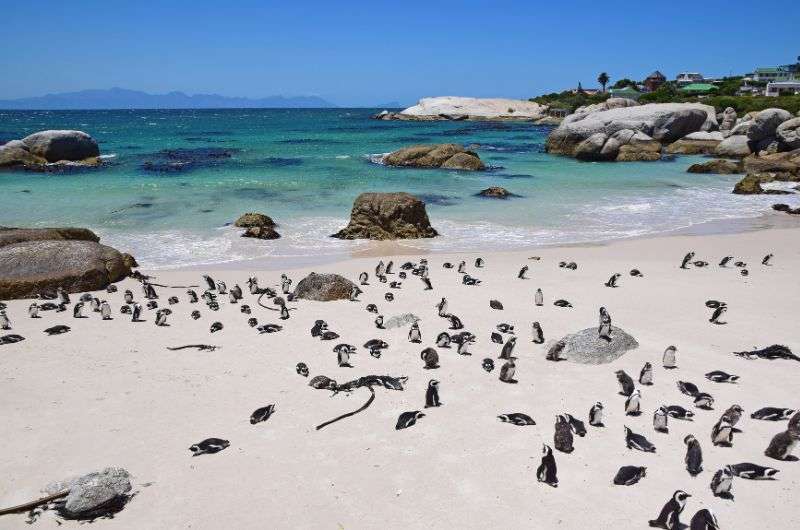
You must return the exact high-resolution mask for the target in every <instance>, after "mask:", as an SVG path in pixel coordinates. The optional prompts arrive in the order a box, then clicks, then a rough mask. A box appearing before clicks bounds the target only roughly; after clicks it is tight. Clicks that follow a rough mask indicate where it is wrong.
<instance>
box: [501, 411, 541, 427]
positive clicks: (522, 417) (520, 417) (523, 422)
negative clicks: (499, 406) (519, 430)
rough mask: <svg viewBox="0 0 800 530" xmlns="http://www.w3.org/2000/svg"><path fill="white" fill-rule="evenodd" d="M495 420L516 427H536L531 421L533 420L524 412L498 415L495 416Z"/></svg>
mask: <svg viewBox="0 0 800 530" xmlns="http://www.w3.org/2000/svg"><path fill="white" fill-rule="evenodd" d="M497 419H498V420H500V421H501V422H503V423H510V424H512V425H516V426H518V427H525V426H528V425H536V422H535V421H533V418H531V417H530V416H528V415H527V414H525V413H524V412H509V413H508V414H500V415H499V416H497Z"/></svg>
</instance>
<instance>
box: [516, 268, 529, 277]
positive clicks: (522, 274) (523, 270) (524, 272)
mask: <svg viewBox="0 0 800 530" xmlns="http://www.w3.org/2000/svg"><path fill="white" fill-rule="evenodd" d="M527 272H528V266H527V265H525V266H524V267H522V268H521V269H520V270H519V272H518V273H517V278H518V279H520V280H527V278H526V277H525V274H526V273H527Z"/></svg>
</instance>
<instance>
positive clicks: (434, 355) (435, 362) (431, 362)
mask: <svg viewBox="0 0 800 530" xmlns="http://www.w3.org/2000/svg"><path fill="white" fill-rule="evenodd" d="M419 358H420V359H422V360H423V361H424V362H425V366H424V368H425V369H426V370H434V369H436V368H439V352H437V351H436V350H435V349H433V348H425V349H424V350H422V352H421V353H420V354H419Z"/></svg>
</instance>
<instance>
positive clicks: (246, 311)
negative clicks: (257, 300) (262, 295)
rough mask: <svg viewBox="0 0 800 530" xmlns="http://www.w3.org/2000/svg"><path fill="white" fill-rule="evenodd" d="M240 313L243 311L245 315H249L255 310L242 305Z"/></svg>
mask: <svg viewBox="0 0 800 530" xmlns="http://www.w3.org/2000/svg"><path fill="white" fill-rule="evenodd" d="M239 311H241V312H242V313H243V314H245V315H249V314H251V313H252V312H253V310H252V309H250V306H249V305H247V304H242V307H240V308H239Z"/></svg>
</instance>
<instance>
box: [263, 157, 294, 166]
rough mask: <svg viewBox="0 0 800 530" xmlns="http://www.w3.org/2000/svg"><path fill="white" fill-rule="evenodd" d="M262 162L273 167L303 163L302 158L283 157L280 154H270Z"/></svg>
mask: <svg viewBox="0 0 800 530" xmlns="http://www.w3.org/2000/svg"><path fill="white" fill-rule="evenodd" d="M262 162H263V163H264V164H266V165H268V166H271V167H290V166H299V165H301V164H302V163H303V159H302V158H281V157H278V156H270V157H267V158H264V159H263V160H262Z"/></svg>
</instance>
